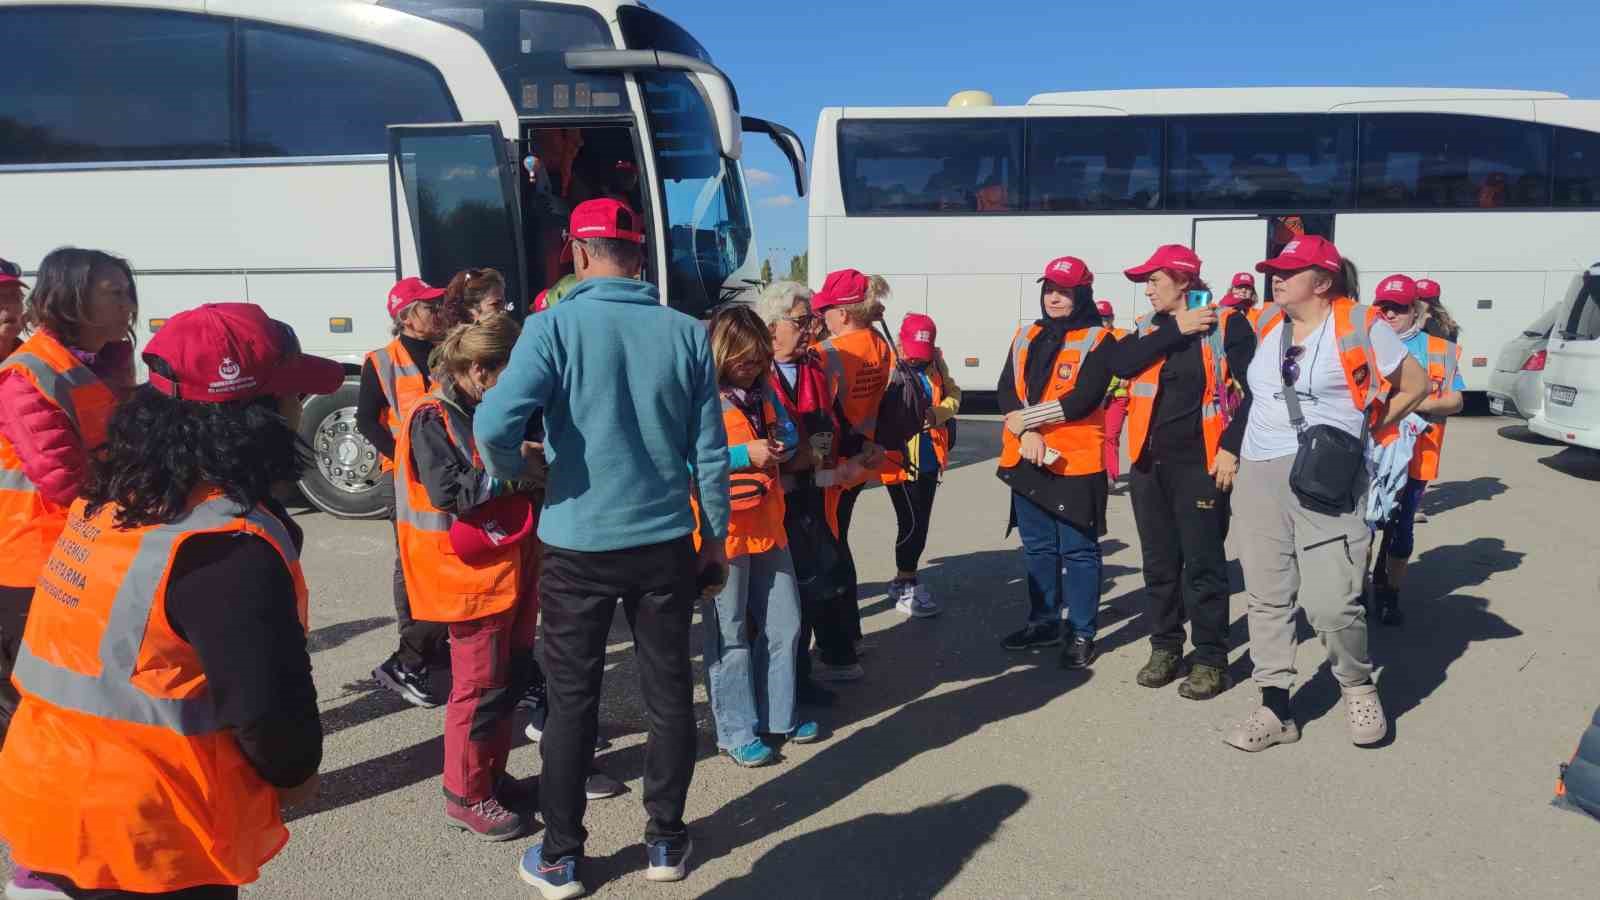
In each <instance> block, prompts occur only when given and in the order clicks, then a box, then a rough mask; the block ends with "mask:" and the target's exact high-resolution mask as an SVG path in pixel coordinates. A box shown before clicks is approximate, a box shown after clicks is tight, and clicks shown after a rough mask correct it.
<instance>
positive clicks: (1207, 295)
mask: <svg viewBox="0 0 1600 900" xmlns="http://www.w3.org/2000/svg"><path fill="white" fill-rule="evenodd" d="M1210 305H1211V292H1210V291H1190V292H1189V298H1188V302H1187V306H1188V308H1189V309H1203V308H1205V307H1207V306H1210Z"/></svg>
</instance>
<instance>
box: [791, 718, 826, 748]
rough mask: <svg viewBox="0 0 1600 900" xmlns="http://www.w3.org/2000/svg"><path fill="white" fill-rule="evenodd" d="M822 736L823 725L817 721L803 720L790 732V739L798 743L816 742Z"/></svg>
mask: <svg viewBox="0 0 1600 900" xmlns="http://www.w3.org/2000/svg"><path fill="white" fill-rule="evenodd" d="M821 738H822V726H821V725H818V724H817V723H815V722H801V723H800V724H799V725H797V726H796V727H795V729H794V731H791V732H789V740H791V741H794V742H795V743H796V744H814V743H816V742H817V741H818V740H820V739H821Z"/></svg>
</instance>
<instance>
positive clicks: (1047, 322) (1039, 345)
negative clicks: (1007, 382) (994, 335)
mask: <svg viewBox="0 0 1600 900" xmlns="http://www.w3.org/2000/svg"><path fill="white" fill-rule="evenodd" d="M1034 324H1035V325H1038V326H1039V328H1040V331H1039V333H1038V335H1036V336H1035V337H1034V339H1033V341H1032V342H1031V343H1030V344H1028V365H1027V368H1026V370H1025V371H1024V372H1023V373H1022V378H1023V382H1024V384H1025V385H1026V386H1027V388H1028V396H1026V397H1019V398H1017V399H1019V400H1021V401H1022V402H1023V404H1024V405H1028V404H1034V403H1038V402H1039V398H1040V397H1042V396H1044V389H1045V388H1046V387H1048V386H1049V385H1050V379H1051V377H1053V376H1054V375H1055V371H1056V357H1057V356H1060V355H1061V345H1062V344H1064V343H1066V341H1067V333H1068V332H1071V331H1077V330H1079V329H1082V328H1094V327H1097V326H1098V325H1099V324H1100V311H1099V310H1098V309H1096V308H1095V305H1094V290H1093V288H1091V287H1089V286H1087V285H1085V286H1083V287H1080V288H1077V289H1075V291H1074V293H1073V298H1072V311H1071V312H1069V313H1067V314H1066V315H1064V316H1062V317H1061V318H1059V319H1052V318H1051V317H1050V314H1049V313H1047V312H1045V310H1044V291H1043V290H1040V292H1039V319H1038V321H1036V322H1035V323H1034ZM1014 362H1015V361H1014V360H1013V363H1014Z"/></svg>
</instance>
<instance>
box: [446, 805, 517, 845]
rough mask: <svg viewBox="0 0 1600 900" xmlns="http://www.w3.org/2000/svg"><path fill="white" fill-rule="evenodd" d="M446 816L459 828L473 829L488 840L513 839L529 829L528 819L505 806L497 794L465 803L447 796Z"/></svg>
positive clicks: (480, 836)
mask: <svg viewBox="0 0 1600 900" xmlns="http://www.w3.org/2000/svg"><path fill="white" fill-rule="evenodd" d="M444 807H445V815H447V816H449V817H450V818H451V820H452V821H453V822H454V823H455V826H456V827H457V828H460V829H463V830H465V831H470V832H472V833H473V834H475V835H477V836H478V837H479V838H480V839H482V840H485V841H495V842H498V841H512V840H516V839H517V838H519V837H522V835H523V833H524V832H526V831H527V825H528V823H527V821H526V820H524V819H523V817H522V816H519V815H517V814H516V813H514V812H512V811H511V810H509V809H506V807H505V805H504V804H502V803H501V802H500V800H499V798H497V797H489V798H487V799H485V800H479V801H478V802H477V803H466V802H462V801H459V800H457V799H455V798H454V797H446V798H444Z"/></svg>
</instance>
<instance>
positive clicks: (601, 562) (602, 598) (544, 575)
mask: <svg viewBox="0 0 1600 900" xmlns="http://www.w3.org/2000/svg"><path fill="white" fill-rule="evenodd" d="M539 592H540V602H541V608H540V613H541V617H542V619H543V622H542V623H541V625H542V627H543V633H542V639H541V643H542V644H543V645H544V651H543V652H544V674H545V684H546V685H547V687H548V689H549V695H550V713H549V717H548V718H547V720H546V721H545V729H544V738H543V739H542V740H541V741H540V742H539V750H540V753H541V754H542V755H543V757H544V769H543V771H542V772H541V773H540V776H539V806H540V810H541V812H542V814H543V816H544V823H545V833H544V858H545V860H547V861H554V860H557V859H559V858H561V857H563V856H567V855H579V856H581V855H582V854H583V844H584V841H585V840H587V838H588V832H587V831H585V830H584V827H583V813H584V809H585V807H586V805H587V800H586V799H585V798H584V792H583V783H584V779H585V778H586V777H587V776H588V774H589V773H590V772H591V771H593V769H592V766H593V764H594V741H595V736H596V735H597V734H598V733H599V731H600V687H601V679H602V677H603V676H604V675H605V668H606V636H607V635H608V634H609V633H610V631H611V619H612V616H613V614H614V613H615V612H616V608H617V598H619V597H620V598H622V609H623V613H624V614H625V615H626V616H627V617H628V624H629V626H631V627H632V628H633V652H634V656H635V657H636V658H637V659H638V662H639V689H640V692H641V694H642V696H643V699H644V706H645V712H646V715H647V718H648V720H649V723H650V738H649V742H648V743H647V744H646V745H645V755H644V808H645V812H646V813H647V814H648V815H649V817H650V821H649V823H648V824H647V825H646V826H645V832H644V833H645V840H647V841H653V840H659V839H662V838H676V837H681V836H683V835H684V834H686V833H687V831H688V829H687V828H686V827H685V826H684V824H683V807H684V803H685V802H686V800H687V798H688V796H689V781H690V779H691V778H692V777H693V776H694V760H695V720H694V671H693V669H692V667H691V665H690V662H689V625H690V620H691V618H692V617H693V615H694V607H695V601H696V599H697V598H698V596H699V591H698V590H696V588H695V552H694V544H693V541H692V540H691V539H690V538H689V537H687V536H686V537H683V538H680V539H678V540H675V541H669V542H668V543H665V544H655V545H652V546H647V547H635V548H631V549H627V550H615V551H608V552H604V553H584V552H581V551H577V550H563V549H561V548H558V547H551V546H548V545H547V546H546V547H545V550H544V567H543V571H542V572H541V573H540V576H539Z"/></svg>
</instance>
